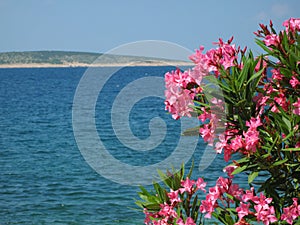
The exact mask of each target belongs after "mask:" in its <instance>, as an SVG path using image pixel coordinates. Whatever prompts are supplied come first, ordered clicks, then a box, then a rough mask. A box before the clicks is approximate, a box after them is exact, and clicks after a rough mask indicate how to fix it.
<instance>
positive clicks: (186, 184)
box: [179, 177, 196, 194]
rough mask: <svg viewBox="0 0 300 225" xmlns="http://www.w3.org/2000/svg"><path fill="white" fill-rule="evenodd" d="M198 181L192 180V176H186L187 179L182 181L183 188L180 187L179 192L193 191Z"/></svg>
mask: <svg viewBox="0 0 300 225" xmlns="http://www.w3.org/2000/svg"><path fill="white" fill-rule="evenodd" d="M195 183H196V182H195V181H194V180H190V178H188V177H187V178H186V179H185V180H182V181H181V186H182V188H179V192H180V193H181V194H182V193H184V192H187V193H192V191H193V186H194V184H195Z"/></svg>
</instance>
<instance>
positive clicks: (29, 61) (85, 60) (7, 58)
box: [0, 51, 176, 67]
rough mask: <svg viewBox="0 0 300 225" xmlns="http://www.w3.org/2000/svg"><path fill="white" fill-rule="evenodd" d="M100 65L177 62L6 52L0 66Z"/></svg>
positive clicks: (87, 55) (107, 56)
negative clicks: (96, 62)
mask: <svg viewBox="0 0 300 225" xmlns="http://www.w3.org/2000/svg"><path fill="white" fill-rule="evenodd" d="M100 56H102V57H101V60H100V61H99V62H98V63H100V64H104V65H105V64H107V65H109V64H126V63H130V62H143V63H149V64H153V63H157V62H162V63H170V62H176V61H172V60H167V59H157V58H148V57H137V56H120V55H109V54H101V53H89V52H68V51H28V52H4V53H0V66H2V67H3V66H4V67H5V66H13V65H43V64H44V65H53V66H64V65H65V66H88V65H90V64H92V63H94V62H95V60H96V59H97V58H98V57H100Z"/></svg>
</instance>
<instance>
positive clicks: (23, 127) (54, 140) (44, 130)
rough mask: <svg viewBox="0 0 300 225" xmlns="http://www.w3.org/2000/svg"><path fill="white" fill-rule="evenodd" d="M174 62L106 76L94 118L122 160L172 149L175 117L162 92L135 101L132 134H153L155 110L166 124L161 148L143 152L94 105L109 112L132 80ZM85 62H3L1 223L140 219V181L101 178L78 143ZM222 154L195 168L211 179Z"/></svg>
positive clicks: (157, 156) (146, 160)
mask: <svg viewBox="0 0 300 225" xmlns="http://www.w3.org/2000/svg"><path fill="white" fill-rule="evenodd" d="M171 69H172V68H171V67H128V68H124V69H122V70H121V71H119V73H124V74H125V76H122V79H121V80H120V78H115V79H114V78H112V79H111V80H110V82H107V84H106V87H105V88H104V89H103V93H102V95H101V96H102V98H101V97H99V99H98V101H97V106H96V124H97V129H98V133H99V135H100V136H102V137H104V139H105V140H106V142H105V146H106V148H108V149H110V152H111V154H113V155H114V156H115V157H116V158H118V159H119V160H121V161H123V162H125V163H127V164H132V165H143V164H145V165H149V164H151V163H156V162H159V161H161V160H162V158H166V157H168V156H169V155H170V154H171V153H172V147H174V146H175V145H176V143H177V141H176V140H175V139H174V137H176V135H177V136H178V134H179V132H178V130H179V129H177V127H178V126H179V125H178V121H174V120H172V119H171V118H170V115H168V114H166V112H165V111H164V104H163V99H158V98H147V99H144V100H141V101H139V102H138V103H137V104H136V105H135V106H134V107H133V109H132V110H133V112H134V111H137V112H138V113H132V114H131V116H130V123H131V129H132V132H133V133H134V135H136V136H137V137H140V138H145V137H147V136H149V135H150V133H149V129H148V128H147V123H148V122H149V118H150V117H153V116H155V115H158V116H160V117H161V118H163V119H164V120H165V121H166V123H167V124H169V125H168V126H169V127H168V135H167V136H166V140H165V141H164V142H163V143H162V146H160V147H159V148H158V149H157V152H154V153H153V152H150V153H145V152H138V151H132V150H130V149H129V148H126V147H124V146H123V147H122V143H121V142H119V141H118V140H117V139H116V138H113V135H111V136H110V134H109V133H110V132H112V128H111V126H110V125H109V123H110V118H108V119H104V120H100V118H102V119H103V115H106V113H104V114H103V113H97V112H98V111H99V110H100V111H99V112H101V110H108V111H107V112H109V110H110V109H109V108H110V106H111V104H112V103H113V99H114V97H116V95H117V93H118V92H119V91H120V90H121V88H122V87H124V86H126V84H127V83H129V82H131V81H133V80H135V79H138V78H140V77H143V76H154V75H155V76H161V77H163V75H164V73H165V72H166V71H169V70H171ZM85 70H86V68H36V69H32V68H28V69H0V103H1V108H0V121H1V123H0V171H1V176H0V198H1V200H0V218H1V219H0V221H1V222H0V224H143V214H142V213H140V212H137V211H134V210H132V209H131V208H132V207H135V205H134V198H137V195H136V192H137V191H138V187H136V186H130V185H121V184H118V183H114V182H112V181H110V180H108V179H106V178H103V177H102V176H101V175H99V174H98V173H97V172H95V171H94V170H93V169H92V168H91V167H90V166H89V165H88V164H87V163H86V161H85V160H84V158H83V157H82V155H81V153H80V150H79V149H78V146H77V144H76V141H75V138H74V135H73V129H72V104H73V98H74V94H75V91H76V87H77V85H78V83H79V81H80V79H81V77H82V76H83V74H84V72H85ZM116 82H117V84H116ZM150 108H151V110H149V109H150ZM152 108H153V109H152ZM139 110H142V112H141V111H140V112H139ZM103 121H104V122H103ZM103 127H105V129H104V130H101V129H102V128H103ZM204 147H205V145H204V144H203V142H202V141H201V140H199V143H198V145H197V149H196V151H195V153H194V157H195V159H198V158H200V157H201V154H202V151H203V149H204ZM195 162H196V164H197V160H196V161H195ZM222 162H223V161H222V159H220V157H219V158H217V159H216V160H215V161H214V163H213V164H212V165H211V166H210V167H209V168H207V169H206V170H205V172H201V173H199V174H197V170H196V174H195V175H204V176H205V177H207V180H208V181H209V182H210V183H211V184H213V183H214V180H215V179H216V178H217V177H218V176H219V175H220V171H221V169H222V167H223V164H222ZM122 173H124V174H126V171H122Z"/></svg>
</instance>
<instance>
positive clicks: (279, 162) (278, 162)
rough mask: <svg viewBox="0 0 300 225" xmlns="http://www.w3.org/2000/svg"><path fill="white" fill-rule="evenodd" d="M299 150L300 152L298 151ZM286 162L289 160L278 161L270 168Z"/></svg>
mask: <svg viewBox="0 0 300 225" xmlns="http://www.w3.org/2000/svg"><path fill="white" fill-rule="evenodd" d="M299 150H300V149H299ZM288 160H289V159H283V160H279V161H277V162H275V163H273V165H272V167H275V166H279V165H281V164H283V163H285V162H287V161H288Z"/></svg>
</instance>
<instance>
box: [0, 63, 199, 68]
mask: <svg viewBox="0 0 300 225" xmlns="http://www.w3.org/2000/svg"><path fill="white" fill-rule="evenodd" d="M134 66H193V63H192V62H182V61H172V62H167V61H150V62H144V61H141V62H128V63H93V64H87V63H68V64H51V63H20V64H0V68H1V69H2V68H3V69H5V68H69V67H71V68H72V67H134Z"/></svg>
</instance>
